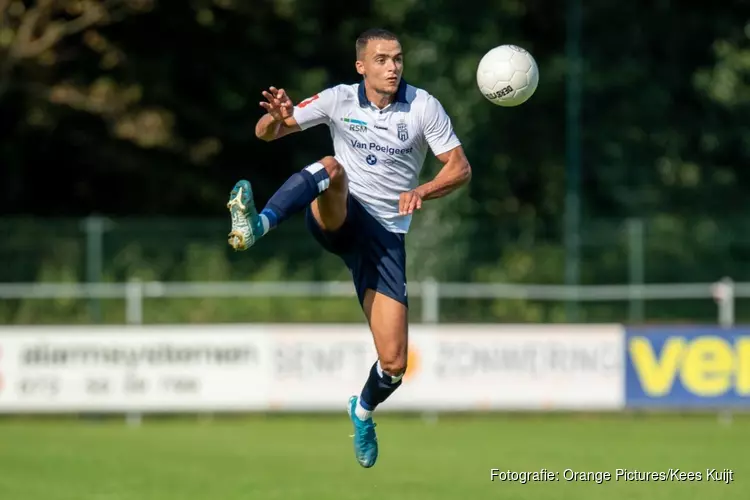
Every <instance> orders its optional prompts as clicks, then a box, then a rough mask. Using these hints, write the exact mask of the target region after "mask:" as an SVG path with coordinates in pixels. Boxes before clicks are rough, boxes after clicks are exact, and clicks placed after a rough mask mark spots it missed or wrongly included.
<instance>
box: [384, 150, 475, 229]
mask: <svg viewBox="0 0 750 500" xmlns="http://www.w3.org/2000/svg"><path fill="white" fill-rule="evenodd" d="M437 159H438V160H440V162H441V163H442V164H443V167H442V168H441V169H440V171H439V172H438V173H437V175H436V176H435V178H434V179H432V180H431V181H429V182H426V183H424V184H422V185H421V186H419V187H417V188H416V189H414V190H413V191H409V192H407V193H403V194H402V195H401V199H400V200H399V212H400V213H401V215H408V214H411V213H413V212H414V210H419V209H421V208H422V201H423V200H433V199H436V198H442V197H443V196H446V195H448V194H450V193H452V192H453V191H455V190H457V189H458V188H460V187H461V186H463V185H465V184H468V182H469V181H470V180H471V165H470V164H469V160H468V159H467V158H466V154H465V153H464V148H463V147H462V146H457V147H455V148H453V149H451V150H450V151H446V152H445V153H442V154H439V155H437Z"/></svg>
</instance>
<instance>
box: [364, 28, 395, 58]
mask: <svg viewBox="0 0 750 500" xmlns="http://www.w3.org/2000/svg"><path fill="white" fill-rule="evenodd" d="M370 40H393V41H396V42H398V41H399V39H398V37H397V36H396V35H395V34H393V33H391V32H390V31H388V30H385V29H382V28H372V29H369V30H367V31H363V32H362V34H360V35H359V36H358V37H357V44H356V49H357V57H359V56H360V54H362V51H363V50H365V47H367V43H368V42H369V41H370Z"/></svg>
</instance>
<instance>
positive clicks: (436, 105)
mask: <svg viewBox="0 0 750 500" xmlns="http://www.w3.org/2000/svg"><path fill="white" fill-rule="evenodd" d="M423 123H424V137H425V140H426V141H427V144H428V145H429V146H430V149H431V150H432V153H433V154H434V155H435V156H437V155H440V154H443V153H445V152H446V151H450V150H451V149H453V148H455V147H457V146H460V145H461V141H460V140H459V139H458V136H456V132H455V131H454V130H453V124H452V123H451V119H450V117H449V116H448V113H446V112H445V109H444V108H443V105H442V104H440V101H438V100H437V99H436V98H435V97H433V96H429V97H428V98H427V102H426V103H425V108H424V115H423Z"/></svg>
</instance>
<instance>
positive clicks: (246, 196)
mask: <svg viewBox="0 0 750 500" xmlns="http://www.w3.org/2000/svg"><path fill="white" fill-rule="evenodd" d="M343 171H344V169H343V167H342V166H341V164H339V162H338V161H337V160H336V159H335V158H334V157H332V156H326V157H325V158H322V159H321V160H320V161H318V162H316V163H313V164H312V165H308V166H307V167H305V168H304V169H302V170H301V171H299V172H297V173H295V174H293V175H292V176H291V177H289V179H287V181H286V182H285V183H284V184H283V185H282V186H281V187H280V188H279V190H278V191H276V193H275V194H274V195H273V196H272V197H271V199H270V200H268V203H267V204H266V206H265V208H263V210H262V211H261V212H260V213H258V211H257V210H256V208H255V201H254V200H253V191H252V187H251V186H250V182H248V181H246V180H244V179H243V180H241V181H239V182H237V184H235V186H234V189H232V192H231V193H230V195H229V202H228V203H227V208H228V209H229V212H230V214H231V216H232V230H231V232H230V233H229V245H230V246H231V247H232V248H234V249H235V250H247V249H248V248H250V247H251V246H252V245H254V244H255V242H256V241H258V239H260V238H261V237H262V236H264V235H266V234H267V233H268V232H269V231H270V230H271V229H273V228H275V227H276V226H278V225H279V224H281V223H282V222H283V221H285V220H287V219H288V218H289V217H291V216H292V215H294V214H295V213H297V212H300V211H302V210H303V209H304V208H306V207H307V206H308V205H310V204H311V203H312V202H313V201H314V200H315V199H316V198H317V197H318V196H320V195H321V193H325V192H326V191H327V190H328V189H329V187H330V186H331V184H336V185H338V184H339V183H340V182H341V179H339V177H340V176H341V175H342V174H343Z"/></svg>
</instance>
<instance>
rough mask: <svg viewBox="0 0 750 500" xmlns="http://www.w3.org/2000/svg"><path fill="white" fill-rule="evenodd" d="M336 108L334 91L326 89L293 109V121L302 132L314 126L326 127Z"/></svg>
mask: <svg viewBox="0 0 750 500" xmlns="http://www.w3.org/2000/svg"><path fill="white" fill-rule="evenodd" d="M335 107H336V89H335V88H328V89H325V90H323V91H322V92H319V93H317V94H315V95H313V96H311V97H308V98H307V99H305V100H304V101H301V102H299V103H298V104H297V105H296V106H295V107H294V115H293V116H294V120H295V121H296V122H297V124H298V125H299V126H300V128H301V129H302V130H306V129H308V128H311V127H314V126H316V125H323V124H325V125H328V124H330V122H331V116H333V111H334V108H335Z"/></svg>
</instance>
